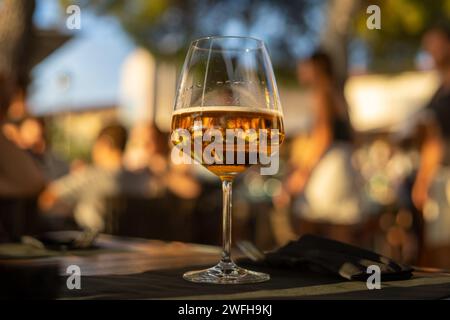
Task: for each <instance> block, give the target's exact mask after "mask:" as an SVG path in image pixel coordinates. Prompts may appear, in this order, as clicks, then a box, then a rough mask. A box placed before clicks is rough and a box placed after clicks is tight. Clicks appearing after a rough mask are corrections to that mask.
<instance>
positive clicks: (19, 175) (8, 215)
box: [0, 73, 44, 241]
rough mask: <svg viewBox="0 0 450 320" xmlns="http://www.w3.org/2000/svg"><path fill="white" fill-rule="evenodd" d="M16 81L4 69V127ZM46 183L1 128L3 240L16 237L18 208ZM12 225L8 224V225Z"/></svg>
mask: <svg viewBox="0 0 450 320" xmlns="http://www.w3.org/2000/svg"><path fill="white" fill-rule="evenodd" d="M11 83H13V81H10V79H7V78H6V77H5V76H4V75H3V74H1V73H0V127H2V128H3V125H2V124H3V122H4V120H5V115H6V113H7V111H8V108H9V106H10V102H11V99H12V97H13V95H14V94H15V90H14V88H13V87H12V86H11ZM43 187H44V177H43V175H42V173H41V171H40V170H39V168H38V167H37V166H36V164H35V163H34V161H33V160H32V159H31V157H30V156H29V155H28V154H27V153H26V152H24V151H23V150H21V149H20V148H18V147H17V146H16V145H15V144H14V143H13V142H11V141H10V140H9V139H8V138H7V137H6V136H5V132H4V130H1V131H0V241H12V240H15V239H14V237H15V235H14V230H11V228H13V229H17V228H18V227H20V226H16V225H15V224H17V221H18V220H19V219H20V217H16V216H12V215H15V213H16V212H17V211H16V210H15V208H17V207H20V205H21V201H22V200H24V199H25V198H30V197H33V196H36V195H37V194H38V193H39V192H40V190H42V188H43ZM7 226H8V227H7Z"/></svg>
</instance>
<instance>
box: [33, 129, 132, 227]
mask: <svg viewBox="0 0 450 320" xmlns="http://www.w3.org/2000/svg"><path fill="white" fill-rule="evenodd" d="M126 142H127V131H126V129H125V128H124V127H122V126H121V125H118V124H113V125H109V126H106V127H104V128H103V129H102V130H101V131H100V133H99V135H98V137H97V139H96V141H95V143H94V146H93V148H92V153H91V156H92V165H91V166H87V167H85V168H84V169H81V170H77V171H75V172H73V173H71V174H68V175H66V176H64V177H62V178H60V179H57V180H55V181H54V182H52V183H50V184H49V186H48V187H47V188H46V190H45V191H44V192H43V193H42V194H41V196H40V198H39V204H40V207H41V208H42V209H43V210H49V209H51V208H52V207H54V206H55V205H57V204H58V203H60V202H63V203H66V204H73V205H74V206H75V207H74V213H73V214H74V219H75V221H76V223H77V224H78V225H79V226H80V227H81V228H82V229H83V230H85V231H87V232H89V233H91V234H96V233H98V232H101V231H103V230H104V228H105V223H104V219H105V213H106V203H105V202H106V200H107V198H108V197H112V196H114V195H117V194H119V193H120V192H121V186H120V177H121V174H122V156H123V151H124V149H125V145H126Z"/></svg>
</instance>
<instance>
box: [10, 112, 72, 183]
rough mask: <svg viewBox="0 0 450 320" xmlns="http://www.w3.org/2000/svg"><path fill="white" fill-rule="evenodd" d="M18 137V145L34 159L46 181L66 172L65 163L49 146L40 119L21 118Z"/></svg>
mask: <svg viewBox="0 0 450 320" xmlns="http://www.w3.org/2000/svg"><path fill="white" fill-rule="evenodd" d="M19 139H20V140H19V143H20V146H21V147H22V148H23V149H24V150H26V151H28V152H29V153H30V155H31V156H32V157H33V159H35V160H36V162H37V163H38V165H39V166H40V167H41V169H42V171H43V173H44V175H45V178H46V179H47V181H53V180H55V179H57V178H60V177H62V176H63V175H65V174H67V173H68V171H69V167H68V165H67V163H66V162H65V161H63V160H62V159H61V158H60V157H58V156H57V155H56V154H55V153H54V152H53V151H52V150H51V149H50V148H49V144H48V142H47V139H46V137H45V124H44V121H43V120H42V119H38V118H33V117H29V118H26V119H25V120H23V121H22V123H21V125H20V127H19Z"/></svg>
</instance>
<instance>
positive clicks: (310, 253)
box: [261, 235, 413, 281]
mask: <svg viewBox="0 0 450 320" xmlns="http://www.w3.org/2000/svg"><path fill="white" fill-rule="evenodd" d="M261 262H262V263H263V264H264V265H268V266H270V267H279V268H286V267H289V268H297V269H302V268H303V269H309V270H312V271H315V272H322V273H327V274H334V275H338V276H341V277H343V278H345V279H348V280H358V281H366V280H367V278H368V277H369V276H370V275H371V274H372V273H367V267H369V266H370V265H377V266H379V267H380V270H381V279H382V280H388V281H389V280H404V279H409V278H411V276H412V271H413V269H412V268H411V267H409V266H405V265H402V264H399V263H396V262H395V261H393V260H392V259H389V258H387V257H384V256H381V255H379V254H377V253H375V252H372V251H368V250H365V249H362V248H358V247H355V246H352V245H349V244H345V243H342V242H338V241H335V240H330V239H326V238H322V237H318V236H314V235H304V236H302V237H300V239H298V240H297V241H291V242H289V243H288V244H287V245H285V246H283V247H281V248H279V249H277V250H275V251H272V252H269V253H267V254H266V256H265V259H264V260H262V261H261Z"/></svg>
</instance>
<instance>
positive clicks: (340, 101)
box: [274, 51, 362, 242]
mask: <svg viewBox="0 0 450 320" xmlns="http://www.w3.org/2000/svg"><path fill="white" fill-rule="evenodd" d="M298 78H299V81H300V83H302V84H304V85H306V86H307V87H308V89H309V90H308V91H309V98H310V103H311V106H312V113H313V123H312V126H311V128H310V130H309V133H308V134H307V135H306V136H304V135H303V136H300V137H297V138H296V139H295V140H294V141H293V146H292V151H291V153H292V155H291V160H290V166H291V172H290V173H288V175H287V177H286V179H285V181H284V183H283V192H282V193H281V194H280V196H278V197H277V198H275V199H274V203H275V206H276V207H278V208H282V207H286V206H288V205H290V203H291V201H292V204H291V205H292V208H293V211H294V213H295V214H296V215H297V216H298V217H300V222H299V232H300V233H307V232H310V233H321V234H322V235H325V236H329V237H333V238H335V239H338V240H342V241H347V242H351V241H352V239H351V235H350V232H348V228H347V227H348V226H353V225H356V224H357V223H359V222H361V220H362V214H361V212H362V196H361V193H360V192H358V186H357V181H356V180H357V178H356V177H357V175H356V171H355V170H354V168H353V167H352V163H351V156H352V151H353V144H352V135H353V133H352V127H351V125H350V121H349V116H348V112H347V103H346V101H345V98H344V94H343V92H342V91H341V90H340V89H339V86H338V84H337V81H336V78H335V75H334V70H333V65H332V62H331V59H330V57H329V56H328V55H327V54H326V53H324V52H321V51H317V52H315V53H314V54H312V55H311V57H310V58H309V59H307V60H305V61H303V62H301V63H300V64H299V66H298ZM341 226H342V228H340V227H341Z"/></svg>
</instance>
